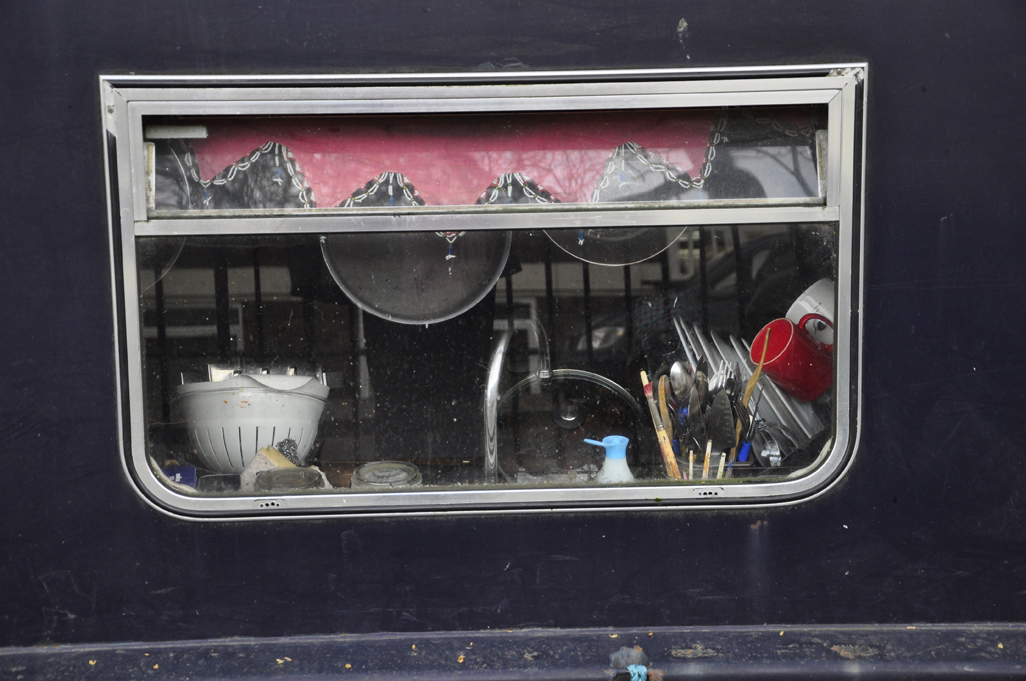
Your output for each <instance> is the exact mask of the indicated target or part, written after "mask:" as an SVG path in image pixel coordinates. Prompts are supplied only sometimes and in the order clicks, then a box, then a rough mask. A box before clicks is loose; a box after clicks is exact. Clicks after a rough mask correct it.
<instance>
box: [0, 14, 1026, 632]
mask: <svg viewBox="0 0 1026 681" xmlns="http://www.w3.org/2000/svg"><path fill="white" fill-rule="evenodd" d="M1024 18H1026V17H1024V10H1023V6H1022V5H1021V4H1020V3H1017V2H994V3H988V4H987V5H986V6H985V7H983V8H971V7H969V6H968V5H965V4H963V3H955V2H913V3H903V4H902V5H900V6H896V5H894V4H893V3H889V2H866V3H853V2H844V3H842V2H835V3H829V4H823V3H807V2H797V1H791V0H779V1H777V2H762V3H749V2H740V1H737V0H728V1H724V2H718V3H708V2H683V3H682V2H651V3H643V4H637V3H625V2H601V3H548V2H545V3H543V2H520V3H501V4H495V3H485V2H449V3H436V2H421V3H374V4H364V5H360V6H344V5H339V4H338V3H329V2H314V1H306V2H292V3H289V4H287V5H281V6H278V5H276V4H272V3H265V4H264V5H263V6H256V5H253V4H252V3H241V2H229V1H227V0H204V1H202V2H201V1H199V0H184V1H183V2H178V3H174V4H169V5H160V6H158V5H153V4H149V5H147V4H140V5H138V6H132V7H128V6H126V5H124V3H117V2H112V1H110V0H101V1H98V2H94V3H70V2H36V3H20V4H8V6H5V7H4V8H3V9H2V10H0V19H2V21H0V51H2V52H0V54H2V55H3V64H4V65H3V67H2V73H3V83H4V85H5V87H4V91H5V97H4V98H3V99H2V100H0V121H3V126H2V133H0V134H2V135H3V142H4V144H3V148H4V149H5V151H6V154H5V162H4V163H3V165H2V168H3V170H2V171H0V173H2V175H0V177H2V179H3V186H4V187H5V188H6V189H7V197H8V198H7V202H6V205H5V209H6V210H5V211H4V213H3V229H2V237H0V263H2V267H0V290H2V291H4V293H5V295H4V298H3V302H2V303H0V305H2V310H3V316H4V318H5V321H6V324H5V325H4V327H5V331H4V332H3V333H2V334H0V357H2V358H3V359H2V365H0V366H2V367H3V369H2V371H0V395H2V397H0V433H2V434H3V445H4V446H3V459H2V468H0V471H2V472H0V482H2V486H3V487H2V488H3V494H2V495H0V512H2V513H3V516H4V523H3V526H2V530H0V545H2V546H3V547H4V551H3V554H2V557H0V593H3V594H4V597H3V599H2V605H0V645H15V644H17V645H32V644H36V643H40V642H101V641H120V640H176V639H202V638H208V637H223V636H235V635H242V636H291V635H300V634H320V633H336V632H353V633H361V632H383V631H395V632H402V631H407V632H409V631H428V630H436V631H437V630H474V629H483V628H489V627H491V628H512V627H560V628H568V627H592V626H599V627H604V626H638V627H646V626H689V625H717V624H729V625H748V624H762V623H765V622H778V623H806V624H812V623H866V622H969V621H980V620H988V621H1015V622H1021V621H1023V620H1024V619H1026V607H1024V606H1026V603H1024V600H1026V562H1024V560H1023V557H1024V555H1026V530H1024V520H1026V514H1024V511H1023V495H1024V493H1026V484H1024V483H1026V480H1024V479H1023V478H1024V474H1023V472H1022V465H1021V461H1022V460H1023V458H1024V454H1026V452H1024V447H1023V444H1022V439H1023V436H1022V433H1023V431H1024V426H1023V423H1024V421H1026V419H1024V413H1023V412H1024V410H1023V407H1022V404H1023V400H1024V398H1026V396H1024V394H1023V389H1022V387H1021V386H1022V381H1021V380H1020V379H1019V376H1018V374H1020V373H1021V372H1022V369H1023V359H1022V357H1023V342H1022V340H1021V339H1022V338H1023V337H1024V331H1026V329H1024V321H1023V319H1024V316H1023V314H1022V312H1021V307H1022V303H1023V299H1024V296H1023V293H1024V287H1026V275H1024V274H1023V267H1022V264H1021V261H1022V258H1021V253H1022V252H1023V250H1024V246H1026V237H1024V236H1023V229H1022V210H1023V209H1022V208H1021V199H1022V190H1021V187H1022V186H1023V184H1024V183H1023V179H1024V178H1023V175H1024V170H1023V168H1024V164H1023V163H1022V160H1021V159H1022V158H1023V152H1024V151H1026V149H1024V146H1026V143H1024V135H1023V132H1022V129H1021V127H1020V125H1021V123H1020V122H1021V120H1022V113H1021V112H1022V107H1023V103H1024V95H1023V94H1022V93H1023V87H1022V83H1021V80H1022V77H1023V76H1022V74H1023V73H1024V72H1026V51H1024V50H1023V49H1022V48H1021V47H1020V41H1019V34H1020V33H1021V30H1022V28H1023V25H1024ZM681 19H684V20H685V21H686V22H687V26H688V29H687V31H686V32H683V31H680V32H679V31H678V29H679V27H680V26H681V23H680V22H681ZM506 57H516V58H519V59H520V60H522V61H523V62H525V63H526V64H528V65H529V66H531V67H533V68H540V69H570V68H604V67H619V68H628V67H650V66H652V67H654V66H659V67H677V66H718V65H737V64H773V63H822V62H835V61H844V60H860V61H861V60H866V61H868V62H869V63H870V81H869V83H870V85H869V112H868V120H869V129H868V137H867V143H868V149H867V159H868V160H867V168H866V172H867V177H866V239H865V259H866V275H865V283H866V290H865V301H864V302H865V339H864V353H863V359H864V370H865V376H864V381H863V386H864V402H863V403H864V412H863V424H862V425H863V436H862V442H861V446H860V451H859V454H858V457H857V459H856V461H855V463H854V467H853V469H852V471H851V472H850V474H849V475H848V477H847V479H846V480H845V481H844V482H843V483H842V484H841V485H839V486H838V487H837V488H835V489H834V490H832V491H831V492H830V493H829V494H827V495H825V496H824V497H822V498H820V499H817V500H815V501H812V502H809V503H805V504H802V505H801V506H799V507H796V508H791V509H764V510H754V511H731V512H667V513H631V514H611V513H601V514H570V515H544V514H543V515H519V516H518V515H509V516H504V517H495V516H489V517H456V518H410V519H391V520H382V519H331V520H318V521H309V522H306V521H304V522H287V523H286V522H280V521H269V522H252V523H237V524H230V523H204V524H199V523H189V522H184V521H180V520H175V519H172V518H168V517H165V516H163V515H161V514H159V513H157V512H156V511H154V510H152V509H151V508H149V507H147V506H145V505H144V504H143V503H142V502H141V501H140V500H139V499H138V498H137V496H136V495H135V493H134V492H133V491H132V490H131V488H130V486H129V484H128V483H127V481H126V480H125V479H124V476H123V473H122V471H121V465H120V463H119V461H118V454H117V444H116V438H117V422H116V403H115V383H114V381H115V378H114V359H113V356H112V348H113V343H112V337H113V322H112V313H111V303H110V291H111V283H110V275H109V256H108V244H107V217H106V212H105V198H104V197H105V188H104V177H103V162H102V151H103V138H102V135H101V128H100V120H99V107H98V88H97V76H98V75H99V74H100V73H127V72H136V73H218V74H221V73H223V74H246V73H308V72H349V71H382V72H393V71H424V70H426V71H441V70H469V69H473V68H475V67H476V66H477V65H478V64H481V63H482V62H486V61H499V60H502V59H504V58H506Z"/></svg>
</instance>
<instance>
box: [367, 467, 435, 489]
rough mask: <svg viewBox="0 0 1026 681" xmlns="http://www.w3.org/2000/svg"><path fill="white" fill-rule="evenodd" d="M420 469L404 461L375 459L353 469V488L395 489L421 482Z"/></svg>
mask: <svg viewBox="0 0 1026 681" xmlns="http://www.w3.org/2000/svg"><path fill="white" fill-rule="evenodd" d="M422 480H423V478H422V477H421V474H420V469H419V468H417V467H416V466H414V465H413V464H411V463H406V462H403V461H374V462H372V463H365V464H363V465H362V466H360V467H359V468H357V469H356V470H355V471H353V481H352V483H350V485H351V486H352V488H353V489H393V488H395V487H414V486H417V485H420V484H421V481H422Z"/></svg>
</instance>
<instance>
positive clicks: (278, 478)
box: [254, 468, 324, 492]
mask: <svg viewBox="0 0 1026 681" xmlns="http://www.w3.org/2000/svg"><path fill="white" fill-rule="evenodd" d="M323 484H324V480H323V478H321V474H320V473H318V472H317V471H315V470H313V469H312V468H277V469H274V470H269V471H261V472H260V473H257V475H256V482H255V483H254V487H255V488H256V489H257V491H261V492H271V491H284V490H301V489H317V488H319V487H321V486H322V485H323Z"/></svg>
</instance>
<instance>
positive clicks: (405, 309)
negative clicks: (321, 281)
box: [321, 172, 512, 324]
mask: <svg viewBox="0 0 1026 681" xmlns="http://www.w3.org/2000/svg"><path fill="white" fill-rule="evenodd" d="M479 203H481V201H479ZM422 205H424V200H423V199H421V198H420V196H419V195H418V193H417V190H416V189H415V188H414V187H413V185H412V184H410V183H409V182H408V181H407V179H406V178H405V177H404V176H403V175H401V174H399V173H396V172H384V173H382V174H381V175H379V176H378V177H376V178H375V179H373V180H371V181H370V182H368V183H367V184H366V185H364V186H363V188H362V189H360V190H357V191H356V192H355V193H354V194H353V195H352V196H350V197H349V198H348V199H346V200H345V202H343V204H342V207H344V208H350V207H376V206H384V207H388V206H407V207H408V206H422ZM511 241H512V234H511V233H510V232H490V231H467V232H388V233H383V232H376V233H355V234H331V235H326V236H322V237H321V252H322V254H323V255H324V262H325V264H326V265H327V266H328V271H330V272H331V276H332V277H333V278H334V279H335V282H336V283H337V284H338V285H339V287H340V288H341V289H342V291H343V292H344V293H345V294H346V295H347V296H348V297H349V299H350V300H352V301H353V303H355V304H356V305H357V306H359V307H360V308H361V309H363V310H364V311H366V312H369V313H371V314H373V315H376V316H378V317H381V318H383V319H388V320H390V321H393V322H398V323H400V324H435V323H437V322H442V321H445V320H447V319H452V318H453V317H456V316H458V315H460V314H462V313H464V312H466V311H467V310H469V309H470V308H472V307H473V306H474V305H476V304H477V303H479V302H480V301H481V300H482V299H483V298H484V297H485V296H486V295H487V294H488V292H489V291H491V290H492V287H494V286H495V282H496V281H498V279H499V277H500V276H501V274H502V271H503V269H504V268H505V266H506V258H507V257H508V256H509V249H510V243H511Z"/></svg>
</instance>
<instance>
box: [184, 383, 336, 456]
mask: <svg viewBox="0 0 1026 681" xmlns="http://www.w3.org/2000/svg"><path fill="white" fill-rule="evenodd" d="M327 397H328V387H327V386H326V385H323V384H322V383H321V382H320V381H318V380H317V379H316V378H314V377H311V376H282V375H271V374H259V375H257V374H241V375H239V376H234V377H232V378H229V379H226V380H223V381H214V382H204V383H187V384H185V385H181V386H178V387H176V388H175V394H174V397H173V398H172V406H173V407H174V408H175V409H176V410H177V412H178V414H179V415H180V417H181V418H182V420H183V421H184V422H185V426H186V428H187V429H188V432H189V440H190V441H191V442H192V446H193V449H195V451H196V453H197V455H198V456H199V458H200V459H201V462H202V463H203V464H204V465H205V466H206V467H207V468H210V469H211V470H213V471H217V472H218V473H241V472H242V470H243V469H244V468H245V467H246V465H247V464H248V463H249V462H250V461H252V460H253V457H254V456H256V454H257V452H258V451H260V449H262V448H264V447H269V446H273V445H275V444H277V443H279V442H281V441H282V440H286V439H288V440H292V441H294V442H295V443H296V445H297V447H298V451H297V456H298V458H299V461H300V463H303V462H305V461H306V457H307V456H309V454H310V450H311V449H312V448H313V444H314V440H315V439H316V438H317V423H318V421H320V418H321V414H322V413H323V412H324V405H325V404H326V402H327Z"/></svg>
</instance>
